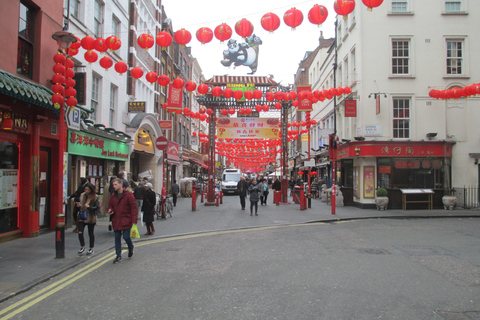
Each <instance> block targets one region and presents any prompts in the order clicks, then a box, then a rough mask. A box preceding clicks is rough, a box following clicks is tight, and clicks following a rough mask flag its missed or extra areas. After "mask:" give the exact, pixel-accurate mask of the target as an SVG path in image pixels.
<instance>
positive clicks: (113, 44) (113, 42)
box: [106, 36, 122, 51]
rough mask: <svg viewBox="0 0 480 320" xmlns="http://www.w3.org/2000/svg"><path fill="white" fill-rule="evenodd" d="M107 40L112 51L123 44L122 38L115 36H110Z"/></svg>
mask: <svg viewBox="0 0 480 320" xmlns="http://www.w3.org/2000/svg"><path fill="white" fill-rule="evenodd" d="M106 42H107V43H106V45H107V48H108V49H110V50H111V51H113V50H118V49H120V47H121V46H122V41H120V39H119V38H118V37H115V36H110V37H108V38H107V40H106Z"/></svg>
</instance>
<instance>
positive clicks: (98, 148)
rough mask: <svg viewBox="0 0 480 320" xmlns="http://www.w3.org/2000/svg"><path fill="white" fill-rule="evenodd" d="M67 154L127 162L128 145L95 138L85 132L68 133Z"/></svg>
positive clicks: (70, 131) (71, 131)
mask: <svg viewBox="0 0 480 320" xmlns="http://www.w3.org/2000/svg"><path fill="white" fill-rule="evenodd" d="M68 153H69V154H75V155H79V156H87V157H92V158H100V159H111V160H117V161H127V160H128V157H129V147H128V144H126V143H122V142H117V141H114V140H110V139H107V138H102V137H99V136H95V135H93V134H90V133H87V132H79V131H73V130H69V131H68Z"/></svg>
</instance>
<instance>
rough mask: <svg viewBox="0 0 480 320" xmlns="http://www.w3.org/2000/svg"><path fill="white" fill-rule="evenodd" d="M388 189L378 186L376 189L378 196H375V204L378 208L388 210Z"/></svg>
mask: <svg viewBox="0 0 480 320" xmlns="http://www.w3.org/2000/svg"><path fill="white" fill-rule="evenodd" d="M387 194H388V192H387V189H385V188H378V189H377V191H376V195H377V197H376V198H375V204H376V205H377V210H382V211H383V210H387V207H388V197H387Z"/></svg>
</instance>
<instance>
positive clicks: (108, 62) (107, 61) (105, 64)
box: [100, 56, 113, 70]
mask: <svg viewBox="0 0 480 320" xmlns="http://www.w3.org/2000/svg"><path fill="white" fill-rule="evenodd" d="M100 66H101V67H102V68H104V69H105V70H108V69H110V68H111V67H112V66H113V60H112V58H110V57H107V56H105V57H103V58H102V59H100Z"/></svg>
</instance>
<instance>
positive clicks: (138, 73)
mask: <svg viewBox="0 0 480 320" xmlns="http://www.w3.org/2000/svg"><path fill="white" fill-rule="evenodd" d="M130 75H131V76H132V78H134V79H139V78H141V77H142V76H143V70H142V69H141V68H138V67H135V68H133V69H132V70H130Z"/></svg>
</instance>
